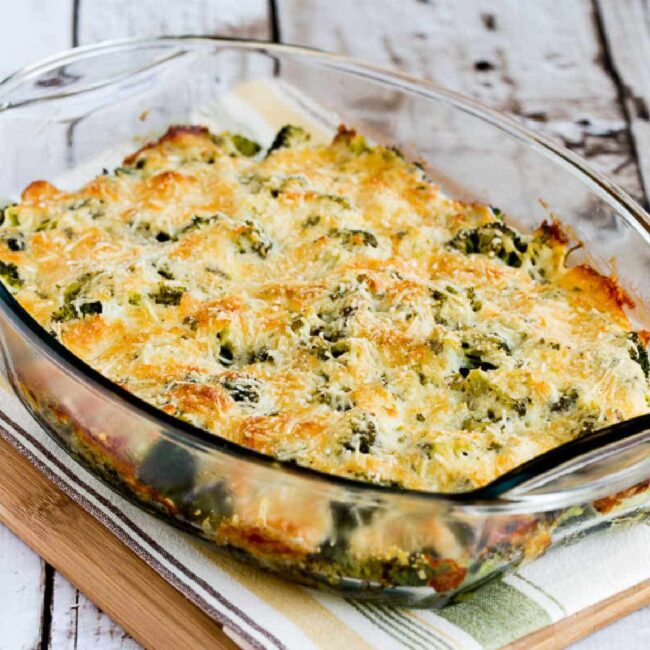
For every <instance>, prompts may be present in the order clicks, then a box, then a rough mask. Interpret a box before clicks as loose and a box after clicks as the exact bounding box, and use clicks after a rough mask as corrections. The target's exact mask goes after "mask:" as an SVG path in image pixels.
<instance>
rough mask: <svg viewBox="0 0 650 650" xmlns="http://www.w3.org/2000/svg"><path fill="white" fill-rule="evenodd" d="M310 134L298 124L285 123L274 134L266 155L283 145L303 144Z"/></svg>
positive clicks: (283, 146)
mask: <svg viewBox="0 0 650 650" xmlns="http://www.w3.org/2000/svg"><path fill="white" fill-rule="evenodd" d="M310 138H311V136H310V135H309V133H307V131H305V130H304V129H303V128H301V127H299V126H294V125H293V124H285V125H284V126H283V127H282V128H281V129H280V130H279V131H278V133H277V135H276V136H275V139H274V140H273V142H272V144H271V146H270V147H269V150H268V152H267V154H266V155H267V156H268V155H269V154H270V153H271V152H272V151H275V150H276V149H283V148H285V147H295V146H296V145H299V144H304V143H305V142H307V141H308V140H309V139H310Z"/></svg>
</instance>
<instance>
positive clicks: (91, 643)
mask: <svg viewBox="0 0 650 650" xmlns="http://www.w3.org/2000/svg"><path fill="white" fill-rule="evenodd" d="M138 648H140V645H139V644H138V643H137V642H136V641H135V640H134V639H133V638H132V637H130V636H129V635H128V634H127V633H126V632H125V631H124V630H123V629H122V627H121V626H119V625H118V624H117V623H115V622H114V621H112V620H111V618H110V617H109V616H107V615H106V614H105V613H104V612H102V611H101V610H99V609H97V607H95V605H94V604H93V603H92V602H91V601H90V600H89V599H88V598H86V597H85V596H84V595H83V594H82V593H80V592H79V591H78V590H77V589H75V588H74V587H73V586H72V585H71V584H70V583H69V582H68V581H67V580H66V579H65V578H64V577H63V576H61V575H60V574H57V575H56V577H55V579H54V598H53V602H52V627H51V631H50V650H77V649H79V650H86V649H88V650H93V649H96V650H100V649H101V650H137V649H138Z"/></svg>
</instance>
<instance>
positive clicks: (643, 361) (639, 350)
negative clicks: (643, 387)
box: [628, 332, 650, 377]
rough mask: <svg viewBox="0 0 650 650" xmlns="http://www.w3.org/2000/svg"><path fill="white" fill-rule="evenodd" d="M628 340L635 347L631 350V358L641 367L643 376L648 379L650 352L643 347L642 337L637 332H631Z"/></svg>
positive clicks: (649, 373)
mask: <svg viewBox="0 0 650 650" xmlns="http://www.w3.org/2000/svg"><path fill="white" fill-rule="evenodd" d="M628 338H629V339H630V341H632V344H633V345H634V347H633V348H632V349H631V350H630V357H632V360H633V361H636V362H637V363H638V364H639V365H640V366H641V370H643V374H644V375H645V376H646V377H648V375H650V359H648V351H647V350H646V348H645V345H643V341H642V340H641V337H640V336H639V335H638V334H637V333H636V332H630V333H629V334H628Z"/></svg>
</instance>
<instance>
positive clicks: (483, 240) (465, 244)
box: [449, 221, 528, 268]
mask: <svg viewBox="0 0 650 650" xmlns="http://www.w3.org/2000/svg"><path fill="white" fill-rule="evenodd" d="M449 245H450V246H452V247H453V248H456V249H457V250H459V251H462V252H463V253H466V254H467V255H472V254H474V253H480V254H483V255H492V256H495V257H498V258H499V259H501V260H503V261H504V262H505V263H506V264H507V265H508V266H513V267H515V268H518V267H520V266H521V265H522V264H523V259H524V254H525V253H526V251H527V250H528V244H527V243H526V242H525V241H524V240H523V239H522V238H521V236H520V235H519V234H518V233H516V232H515V231H514V230H512V228H508V226H506V225H505V224H503V223H501V222H498V221H495V222H492V223H488V224H485V225H483V226H478V227H477V228H473V229H471V230H461V231H460V232H459V233H458V234H457V235H456V236H455V237H454V238H453V239H452V240H451V241H450V242H449Z"/></svg>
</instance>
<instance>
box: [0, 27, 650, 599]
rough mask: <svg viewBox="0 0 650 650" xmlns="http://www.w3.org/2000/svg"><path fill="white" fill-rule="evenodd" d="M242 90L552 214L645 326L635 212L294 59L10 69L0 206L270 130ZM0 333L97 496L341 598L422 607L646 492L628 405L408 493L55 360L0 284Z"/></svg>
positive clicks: (537, 152) (237, 53) (189, 59)
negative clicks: (265, 444) (185, 139)
mask: <svg viewBox="0 0 650 650" xmlns="http://www.w3.org/2000/svg"><path fill="white" fill-rule="evenodd" d="M242 88H246V89H247V91H246V97H247V98H248V99H250V98H251V97H253V98H256V101H257V102H258V108H259V109H260V110H261V111H262V112H263V113H264V112H266V116H267V118H268V121H269V125H268V127H269V128H268V129H267V130H268V134H272V133H273V132H274V130H275V128H277V126H279V125H282V124H284V123H287V122H293V121H295V120H296V116H298V117H299V119H302V120H303V121H304V120H306V121H308V122H310V123H311V124H315V125H318V127H319V128H321V129H322V130H323V131H325V132H328V131H334V130H335V129H336V126H337V125H338V123H340V122H342V123H345V124H347V125H349V126H352V127H355V128H357V129H358V130H359V131H360V132H363V133H365V134H368V135H369V136H370V137H372V138H373V139H375V140H376V141H378V142H385V143H389V144H392V143H394V144H397V145H399V146H400V148H402V150H404V151H405V153H406V154H407V156H410V157H418V158H421V159H423V160H424V161H425V163H426V166H427V171H428V174H429V176H430V177H431V178H432V179H433V180H434V181H435V182H437V183H438V184H440V185H441V187H442V188H443V189H446V190H448V192H449V193H450V194H452V195H454V196H457V197H459V198H462V199H465V200H478V201H481V202H483V203H493V204H496V205H498V206H499V207H500V208H501V209H503V210H504V211H505V212H506V213H507V214H509V215H512V217H513V218H514V219H515V223H516V225H517V226H518V227H520V228H522V229H523V230H532V229H534V228H535V227H536V226H537V225H538V224H539V223H540V222H541V221H542V220H543V219H544V218H547V217H548V216H549V214H551V215H558V216H559V218H560V220H561V221H562V223H563V224H564V225H565V226H566V227H568V228H569V229H570V230H571V231H572V232H574V233H575V235H576V236H577V237H578V238H579V239H580V240H581V241H582V242H583V244H584V247H583V248H582V249H580V250H578V251H576V252H574V253H573V254H572V256H571V263H580V262H584V261H587V262H588V263H589V264H591V265H592V266H594V267H595V268H596V269H598V270H599V271H601V272H603V273H605V274H611V273H612V272H613V270H614V269H613V265H615V271H616V275H617V278H618V280H619V282H620V284H621V285H622V286H623V287H624V288H625V289H627V290H628V291H629V292H630V293H631V294H632V295H633V296H634V298H635V299H636V301H637V304H638V306H637V307H636V308H635V309H634V310H631V311H630V313H629V316H630V319H631V320H632V322H633V323H634V325H635V327H637V328H641V327H644V326H645V328H650V327H649V324H650V317H649V316H648V313H647V311H646V310H645V309H644V308H643V305H647V304H650V280H649V278H650V222H649V221H648V217H647V216H646V215H645V213H643V211H642V210H641V209H640V208H639V207H638V206H636V205H635V204H634V203H633V202H632V201H631V200H630V199H629V198H628V197H626V196H625V195H624V194H623V193H622V192H621V191H619V190H618V189H617V188H615V187H613V186H612V185H611V184H610V183H609V182H608V181H607V180H606V179H604V178H602V177H601V176H599V175H598V174H596V173H594V172H593V171H591V170H589V169H588V168H586V167H585V166H584V165H583V164H582V163H581V162H580V161H579V160H577V159H576V158H575V157H574V156H573V155H572V154H570V153H569V152H565V151H563V150H559V149H557V148H556V147H554V146H553V145H551V144H549V143H547V142H546V141H544V140H543V139H541V138H539V137H538V136H536V135H534V134H531V133H529V132H527V131H526V130H524V129H522V128H521V127H520V126H518V125H517V124H515V123H514V122H511V121H509V120H508V119H506V118H503V117H501V116H499V115H497V114H495V113H493V112H491V111H489V110H487V109H485V108H483V107H481V106H479V105H477V104H475V103H474V102H472V101H471V100H467V99H463V98H460V97H458V96H456V95H454V94H453V93H449V92H447V91H444V90H442V89H439V88H437V87H435V86H432V85H431V84H427V83H424V82H420V81H417V80H413V79H410V78H408V77H405V76H402V75H399V74H395V73H391V72H386V71H383V70H380V69H377V68H374V67H372V66H368V65H363V64H359V63H356V62H352V61H350V60H348V59H345V58H342V57H338V56H334V55H329V54H322V53H317V52H312V51H309V50H305V49H300V48H293V47H287V46H279V45H269V44H262V43H253V42H239V41H228V40H219V39H208V38H195V37H184V38H161V39H152V40H138V41H124V42H116V43H108V44H104V45H99V46H94V47H90V48H81V49H79V50H75V51H73V52H69V53H64V54H62V55H60V56H58V57H55V58H52V59H49V60H46V61H44V62H42V63H39V64H36V65H34V66H32V67H30V68H26V69H24V70H22V71H19V72H18V73H16V74H15V75H13V76H11V77H9V78H8V79H6V80H5V81H4V82H2V83H1V84H0V134H1V136H2V143H3V147H2V149H1V151H0V156H1V157H2V158H1V160H2V162H1V168H2V170H3V173H2V176H1V177H0V197H2V198H6V199H7V200H10V199H12V198H14V197H16V196H18V195H19V194H20V191H21V190H22V189H23V188H24V187H25V186H26V185H27V184H28V183H29V182H31V181H32V180H34V179H35V178H48V179H52V180H54V181H55V182H57V181H58V182H59V183H60V184H61V185H63V186H64V187H65V185H66V183H70V184H73V185H77V184H78V181H79V180H82V181H83V180H88V179H89V178H91V177H92V176H94V175H95V174H96V173H97V172H98V171H99V170H101V168H102V167H113V166H115V165H117V164H119V161H120V160H121V159H122V157H123V156H124V155H125V154H127V153H129V152H131V151H132V150H133V149H134V148H137V147H138V146H140V145H141V144H142V143H143V142H144V141H146V140H150V139H152V137H153V136H156V135H159V134H160V133H161V132H162V131H163V130H165V129H166V128H167V127H168V126H169V125H170V124H190V123H197V122H199V123H200V122H201V121H202V120H203V118H205V119H208V120H209V119H216V118H215V115H217V116H220V119H223V114H224V113H228V119H229V120H230V122H231V123H233V122H234V125H235V126H236V127H237V128H238V130H240V131H243V132H245V133H246V132H249V131H250V129H251V128H253V129H255V128H256V129H258V131H257V133H256V135H258V136H260V137H261V139H262V140H264V138H265V137H268V138H270V137H271V136H270V135H268V134H267V135H265V134H266V131H265V128H266V127H265V125H260V124H257V125H252V126H251V124H250V121H251V115H250V111H248V110H247V106H246V104H245V102H242ZM251 89H252V90H251ZM260 89H262V90H261V91H260ZM271 94H275V95H276V96H281V97H282V98H288V99H287V101H286V102H282V101H280V102H277V101H273V102H272V101H271ZM276 99H277V97H276ZM265 144H268V142H266V143H265ZM73 173H74V178H75V181H74V182H73V181H72V180H71V179H72V177H73V176H72V174H73ZM66 179H67V180H66ZM0 332H1V340H0V343H1V345H2V351H3V357H4V361H5V368H6V372H7V375H8V377H9V379H10V382H11V384H12V385H13V387H14V389H15V391H16V393H17V394H18V396H19V397H20V399H21V400H22V401H23V402H24V403H25V404H26V406H27V407H28V408H29V410H30V411H31V412H32V413H33V415H34V417H35V418H36V419H38V420H39V422H41V424H43V425H44V427H45V428H46V429H47V430H48V431H49V433H50V434H51V435H52V437H53V438H54V439H55V440H56V441H57V442H59V443H60V445H61V446H62V447H63V448H64V449H66V450H67V451H69V453H71V454H72V455H73V456H74V457H75V458H77V459H78V460H79V461H80V462H81V463H83V464H84V465H85V466H86V467H87V468H89V469H90V470H91V471H92V472H94V473H95V474H96V475H97V476H99V477H100V478H102V479H103V480H104V481H106V482H107V483H108V484H109V485H111V486H112V487H113V488H114V489H116V490H117V491H118V492H120V493H121V494H123V495H124V496H126V497H127V498H129V499H131V500H133V501H135V502H136V503H138V504H140V505H141V506H142V507H143V508H146V509H147V510H149V511H150V512H152V513H154V514H156V515H157V516H159V517H161V518H163V519H165V520H167V521H169V522H170V523H172V524H174V525H177V526H179V527H182V528H183V529H185V530H187V531H189V532H191V533H193V534H195V535H196V536H197V537H200V538H202V539H204V540H207V541H208V542H209V543H211V544H213V545H216V546H217V547H219V548H222V549H224V550H226V551H228V552H230V553H232V554H234V555H235V556H237V557H240V558H242V559H244V560H246V561H251V562H255V563H257V564H258V565H260V566H262V567H265V568H267V569H270V570H273V571H276V572H278V573H280V574H281V575H283V576H285V577H288V578H291V579H295V580H298V581H300V582H303V583H305V584H309V585H312V586H317V587H322V588H326V589H330V590H333V591H336V592H339V593H345V594H346V595H349V596H358V597H365V598H373V599H378V600H383V601H386V602H391V603H394V604H398V605H406V606H418V607H431V606H443V605H444V604H446V603H448V602H450V601H452V600H453V599H454V598H456V597H458V595H459V594H464V593H466V592H468V591H470V590H472V589H474V588H475V587H476V586H477V585H479V584H481V583H482V582H484V581H486V580H488V579H490V578H492V577H494V576H496V575H498V574H500V573H503V572H505V571H508V570H511V569H513V568H514V567H516V566H518V565H519V564H521V563H522V562H526V561H530V560H532V559H534V558H535V557H537V556H539V555H540V554H541V553H543V552H545V551H546V550H547V549H548V548H549V547H551V546H552V545H553V544H558V543H561V542H563V541H565V540H566V539H568V538H573V537H575V536H576V535H581V534H583V533H585V532H586V531H590V530H594V529H596V528H600V527H602V526H606V525H609V524H610V523H611V522H612V521H620V520H622V519H626V520H630V521H633V520H635V519H636V518H639V517H641V516H643V514H644V512H645V510H646V509H647V508H648V504H649V503H650V499H649V495H648V487H649V486H650V453H648V452H649V443H650V415H648V416H642V417H640V418H636V419H635V420H629V421H627V422H623V423H621V424H618V425H615V426H613V427H610V428H608V429H603V430H601V431H598V432H596V433H595V434H591V435H589V436H587V437H584V438H580V439H578V440H575V441H573V442H572V443H568V444H567V445H563V446H562V447H559V448H557V449H555V450H553V451H551V452H548V453H547V454H545V455H543V456H540V457H538V458H537V459H534V460H533V461H530V462H529V463H527V464H525V465H523V466H521V467H520V468H517V469H515V470H513V471H512V472H509V473H508V474H506V475H504V476H502V477H501V478H499V479H497V480H496V481H494V482H493V483H491V484H489V485H487V486H485V487H483V488H481V489H478V490H474V491H472V492H465V493H458V494H433V493H424V492H414V491H409V490H400V489H395V488H390V487H382V486H376V485H369V484H365V483H360V482H356V481H353V480H349V479H345V478H339V477H334V476H331V475H327V474H323V473H320V472H317V471H314V470H310V469H305V468H301V467H298V466H296V465H294V464H291V463H288V462H280V461H276V460H273V459H270V458H268V457H266V456H263V455H261V454H259V453H257V452H255V451H253V450H251V449H248V448H244V447H241V446H238V445H236V444H234V443H231V442H229V441H227V440H225V439H223V438H220V437H218V436H215V435H213V434H210V433H207V432H205V431H201V430H199V429H196V428H194V427H192V426H191V425H189V424H187V423H185V422H183V421H180V420H177V419H174V418H173V417H171V416H169V415H167V414H165V413H163V412H161V411H159V410H157V409H155V408H153V407H152V406H150V405H148V404H146V403H145V402H143V401H141V400H140V399H138V398H137V397H135V396H134V395H132V394H130V393H128V392H126V391H125V390H123V389H121V388H120V387H118V386H116V385H114V384H112V383H111V382H109V381H108V380H106V379H105V378H103V377H102V376H101V375H99V374H98V373H97V372H95V371H94V370H92V369H91V368H90V367H89V366H87V365H86V364H85V363H83V362H82V361H80V360H79V359H77V358H75V357H74V356H73V355H71V354H70V353H69V352H68V351H67V350H66V349H65V348H64V347H63V346H62V345H60V344H59V343H58V342H57V341H56V339H54V338H53V337H51V336H49V335H48V334H47V333H46V332H45V331H44V330H43V329H42V328H41V327H40V326H39V325H38V324H37V323H36V321H34V320H33V319H32V318H31V317H30V316H29V315H28V314H27V312H26V311H25V310H24V309H22V308H21V307H20V306H19V305H18V303H17V302H16V301H15V299H14V298H13V297H12V296H11V295H10V294H9V292H8V291H7V290H6V289H5V288H4V286H2V285H0Z"/></svg>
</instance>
